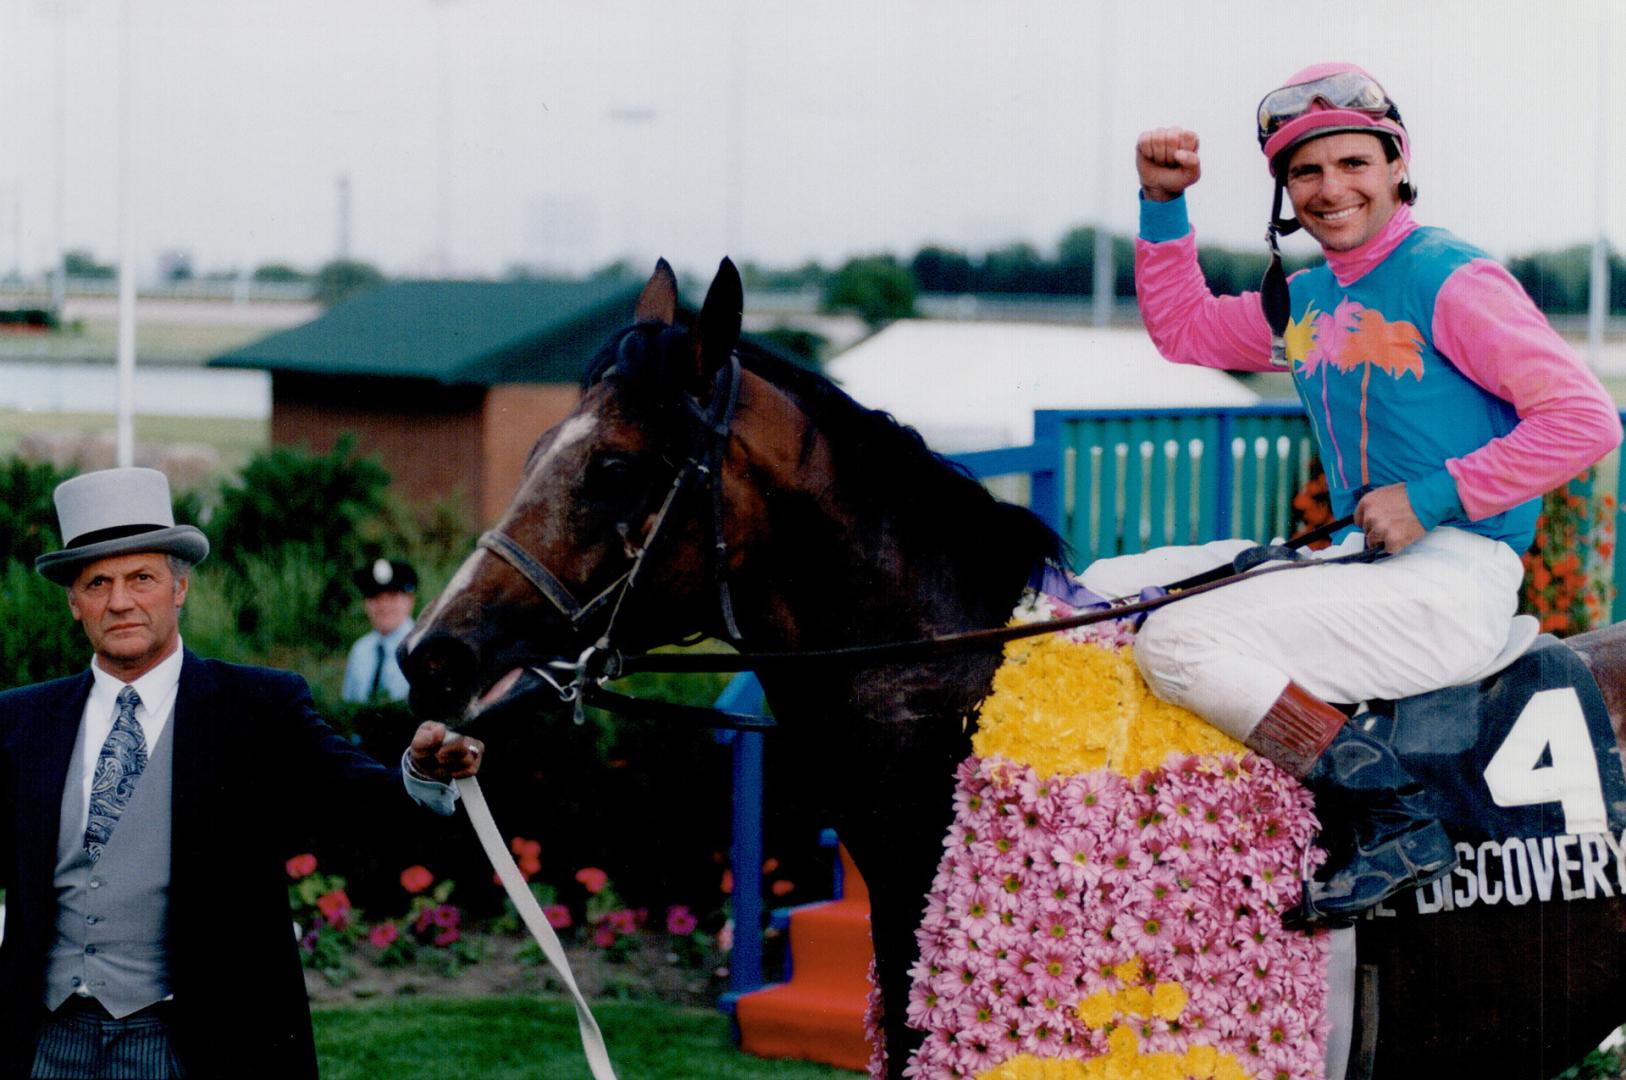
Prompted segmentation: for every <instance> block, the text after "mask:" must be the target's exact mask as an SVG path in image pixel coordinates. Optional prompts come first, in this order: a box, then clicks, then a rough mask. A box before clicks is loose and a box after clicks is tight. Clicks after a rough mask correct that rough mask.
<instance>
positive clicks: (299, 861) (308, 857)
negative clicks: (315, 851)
mask: <svg viewBox="0 0 1626 1080" xmlns="http://www.w3.org/2000/svg"><path fill="white" fill-rule="evenodd" d="M283 869H284V870H286V871H288V876H289V877H291V878H293V879H294V880H295V881H298V880H299V879H300V878H306V877H310V876H311V875H312V874H314V873H316V856H315V855H312V854H310V853H308V852H307V853H306V854H304V855H295V856H294V857H293V858H291V859H289V860H288V861H287V862H286V863H284V864H283Z"/></svg>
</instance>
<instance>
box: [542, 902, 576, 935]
mask: <svg viewBox="0 0 1626 1080" xmlns="http://www.w3.org/2000/svg"><path fill="white" fill-rule="evenodd" d="M542 914H544V915H546V916H547V917H548V925H549V926H551V927H553V928H554V929H555V930H563V929H565V928H566V927H568V926H569V925H570V909H569V908H567V907H565V906H564V905H563V904H549V905H548V906H547V907H545V908H543V909H542Z"/></svg>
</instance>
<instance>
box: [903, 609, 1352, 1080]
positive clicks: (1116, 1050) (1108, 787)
mask: <svg viewBox="0 0 1626 1080" xmlns="http://www.w3.org/2000/svg"><path fill="white" fill-rule="evenodd" d="M1068 613H1070V609H1067V608H1066V606H1065V605H1063V604H1060V603H1059V602H1058V601H1055V600H1054V599H1052V598H1049V597H1034V596H1029V597H1027V598H1026V599H1025V601H1024V604H1023V605H1022V607H1021V608H1019V609H1018V612H1017V615H1016V618H1017V620H1018V621H1029V620H1033V619H1041V618H1049V617H1053V616H1057V615H1065V614H1068ZM1131 636H1132V635H1130V634H1129V632H1128V631H1127V630H1126V629H1125V628H1123V627H1121V626H1119V625H1117V624H1101V625H1097V626H1091V627H1086V628H1083V629H1081V630H1075V631H1071V632H1068V633H1065V634H1049V635H1045V636H1043V637H1039V638H1029V639H1025V640H1022V641H1017V642H1012V643H1011V644H1009V645H1008V646H1007V647H1006V662H1005V664H1004V665H1003V666H1002V667H1001V668H1000V670H999V672H998V673H997V674H996V675H995V678H994V686H993V691H992V693H991V694H990V696H989V697H988V699H987V700H986V701H984V702H983V704H982V707H981V710H980V713H979V717H978V729H977V732H976V734H975V736H974V737H973V740H972V747H973V754H972V756H971V757H970V758H968V759H967V760H966V761H965V762H964V763H962V764H961V766H960V768H959V770H958V772H957V783H956V787H955V796H954V799H955V821H954V824H953V826H952V828H951V829H950V832H949V835H948V836H947V837H946V838H945V840H944V853H943V858H942V860H941V862H940V863H939V866H938V872H937V876H936V880H935V881H934V882H933V884H932V889H931V893H930V895H929V896H928V898H927V906H926V914H925V916H924V918H923V920H922V923H921V926H920V928H919V930H918V931H917V934H916V937H917V940H918V942H919V945H920V958H919V960H918V961H917V963H916V964H915V967H914V968H913V969H912V970H911V978H912V980H913V985H912V989H911V992H910V1000H909V1013H908V1022H909V1024H910V1026H912V1027H915V1028H917V1029H919V1030H922V1031H924V1032H926V1039H925V1042H924V1043H923V1044H922V1046H921V1047H920V1049H919V1050H918V1051H917V1052H916V1053H915V1055H914V1056H913V1058H912V1059H911V1061H910V1063H909V1065H908V1066H907V1068H906V1069H905V1075H907V1076H910V1077H916V1078H920V1080H927V1078H930V1080H937V1078H940V1077H966V1078H974V1080H1183V1078H1186V1077H1200V1078H1205V1080H1206V1078H1215V1080H1309V1078H1312V1077H1316V1078H1319V1077H1320V1076H1321V1075H1322V1072H1323V1062H1322V1057H1323V1047H1324V1045H1325V1041H1326V1034H1327V1021H1326V1015H1325V1013H1326V1009H1325V1004H1326V942H1325V936H1324V935H1319V934H1318V935H1315V936H1306V935H1304V934H1300V933H1293V932H1289V931H1285V930H1283V928H1282V925H1281V919H1280V913H1281V912H1282V911H1283V910H1284V909H1286V908H1287V907H1290V906H1291V905H1292V904H1293V903H1295V902H1296V900H1297V899H1298V895H1299V872H1300V866H1301V863H1302V860H1303V858H1304V854H1305V851H1306V849H1307V848H1308V847H1309V845H1310V842H1311V840H1312V838H1313V836H1314V833H1315V829H1316V822H1315V818H1314V816H1313V814H1312V812H1311V805H1310V801H1309V797H1308V795H1307V794H1306V793H1305V792H1304V791H1303V789H1302V788H1300V787H1299V786H1298V784H1297V783H1295V782H1294V781H1293V780H1292V779H1291V778H1289V777H1288V776H1287V774H1286V773H1284V772H1282V771H1281V770H1279V769H1277V768H1276V767H1275V766H1274V765H1272V764H1271V763H1270V762H1268V761H1266V760H1264V759H1263V758H1260V757H1257V756H1255V755H1252V754H1249V753H1248V752H1247V751H1246V750H1244V749H1243V747H1241V746H1240V744H1238V743H1236V742H1234V741H1233V740H1231V739H1230V738H1228V737H1227V736H1225V735H1224V734H1222V733H1220V732H1219V731H1217V730H1216V729H1213V728H1211V727H1209V726H1208V725H1207V724H1205V723H1203V722H1202V721H1201V720H1199V719H1198V718H1197V717H1195V716H1194V715H1192V714H1191V713H1189V712H1186V711H1185V710H1183V709H1179V708H1177V707H1175V706H1171V705H1167V704H1165V703H1164V702H1162V701H1159V700H1158V699H1157V698H1155V697H1153V696H1152V695H1151V694H1150V693H1149V692H1148V691H1147V689H1146V687H1145V684H1144V683H1143V682H1142V681H1141V679H1140V676H1139V673H1138V672H1137V671H1136V669H1135V666H1134V662H1133V658H1132V653H1131V648H1130V647H1129V646H1128V645H1127V644H1126V643H1127V641H1128V640H1129V639H1130V638H1131ZM1314 857H1316V858H1319V857H1320V856H1319V853H1315V856H1314ZM876 1011H877V1010H875V1009H873V1008H872V1010H871V1012H872V1019H873V1017H874V1014H875V1013H876ZM872 1039H875V1035H874V1033H873V1032H872ZM875 1041H877V1042H878V1039H875ZM884 1060H885V1058H884V1054H882V1053H880V1052H878V1053H877V1055H876V1059H875V1061H873V1062H872V1075H875V1076H879V1075H880V1071H879V1066H880V1064H881V1063H882V1062H884Z"/></svg>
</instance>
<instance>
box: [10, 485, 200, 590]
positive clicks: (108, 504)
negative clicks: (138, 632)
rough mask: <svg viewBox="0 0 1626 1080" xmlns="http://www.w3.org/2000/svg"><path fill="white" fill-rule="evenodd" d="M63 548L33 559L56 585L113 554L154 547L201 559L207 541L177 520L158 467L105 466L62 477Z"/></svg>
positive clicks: (58, 509)
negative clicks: (124, 467) (118, 467)
mask: <svg viewBox="0 0 1626 1080" xmlns="http://www.w3.org/2000/svg"><path fill="white" fill-rule="evenodd" d="M56 519H57V523H58V525H60V527H61V529H62V541H63V543H62V550H61V551H52V552H49V553H47V554H45V555H41V556H40V557H39V558H37V559H35V560H34V569H36V570H38V571H39V572H40V573H42V574H44V575H45V576H46V577H48V578H50V579H51V580H52V581H54V582H56V583H57V584H58V585H72V584H73V580H74V578H76V577H78V576H79V571H80V570H83V569H84V568H85V566H86V564H88V563H93V562H95V561H96V560H97V559H106V558H110V557H112V556H114V555H134V554H136V553H138V552H147V551H156V552H160V553H162V554H165V555H177V556H179V557H180V558H183V559H185V560H186V561H187V562H190V563H200V562H202V561H203V559H204V557H205V556H207V555H208V554H209V539H208V537H206V536H204V535H203V533H201V532H199V531H198V530H197V529H195V528H193V527H192V526H190V525H177V524H175V511H174V508H173V507H172V506H171V504H170V498H169V480H168V478H167V477H165V476H164V474H163V473H161V472H159V471H158V470H157V469H102V470H100V471H98V472H90V473H85V474H83V475H81V476H75V477H74V478H73V479H71V480H64V481H63V482H62V483H60V484H58V485H57V488H56Z"/></svg>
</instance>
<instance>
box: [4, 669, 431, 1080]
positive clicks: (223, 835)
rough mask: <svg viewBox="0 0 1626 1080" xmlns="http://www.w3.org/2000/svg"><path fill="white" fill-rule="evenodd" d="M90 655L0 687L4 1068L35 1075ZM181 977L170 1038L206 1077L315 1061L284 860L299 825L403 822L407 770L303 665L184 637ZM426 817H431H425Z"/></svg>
mask: <svg viewBox="0 0 1626 1080" xmlns="http://www.w3.org/2000/svg"><path fill="white" fill-rule="evenodd" d="M90 687H91V675H90V672H89V671H85V672H84V673H82V674H79V675H75V676H73V677H71V678H67V679H58V680H56V681H54V682H47V683H38V684H36V685H34V686H25V687H22V688H20V689H16V690H10V691H7V692H6V693H3V694H0V887H3V888H4V889H5V890H6V925H5V938H4V941H3V942H0V1077H4V1078H10V1077H13V1076H18V1077H26V1076H27V1075H28V1072H29V1069H30V1067H31V1065H32V1062H33V1052H34V1045H35V1042H36V1041H37V1038H38V1022H39V1020H40V1016H41V1013H42V1011H43V1006H42V1004H41V997H42V996H43V994H44V986H45V967H46V962H47V958H48V955H49V951H50V947H51V943H52V939H53V938H54V936H55V933H56V924H55V919H56V901H55V896H54V889H53V887H52V877H53V874H54V872H55V866H56V841H57V833H58V830H59V827H60V821H61V809H62V787H63V784H64V782H65V781H66V777H67V771H68V767H69V764H70V762H69V758H70V757H71V756H72V750H73V743H74V738H75V736H76V735H77V733H78V730H79V723H80V719H81V716H82V714H83V712H84V707H85V700H86V698H87V696H88V695H89V694H90ZM171 723H173V724H174V725H175V726H174V730H173V735H172V739H173V742H174V753H175V767H174V794H173V803H172V805H173V814H172V847H173V861H172V864H171V872H170V909H169V919H170V921H169V937H170V980H171V985H172V988H173V990H174V995H175V1006H174V1013H173V1016H174V1024H175V1040H176V1048H177V1050H178V1051H179V1053H180V1055H181V1058H182V1061H183V1062H184V1063H186V1064H187V1065H188V1066H189V1068H190V1069H191V1070H192V1072H193V1074H194V1075H196V1076H199V1077H205V1078H209V1077H238V1076H245V1077H246V1076H255V1077H258V1076H264V1077H279V1078H280V1077H314V1076H316V1054H315V1049H314V1047H313V1045H312V1041H311V1027H310V1008H309V1004H308V1002H307V1000H306V997H305V984H304V976H303V972H302V969H301V966H300V961H299V953H298V945H297V943H296V942H295V940H294V932H293V924H292V921H291V917H290V915H289V910H288V884H289V880H288V876H287V872H286V870H285V869H284V863H285V861H286V860H287V859H288V858H290V857H292V856H293V855H296V854H299V851H297V850H294V848H295V845H297V844H298V843H299V841H300V839H301V837H303V836H305V835H308V831H307V829H306V826H308V825H310V824H311V823H313V822H316V821H318V820H319V819H320V818H323V817H329V816H331V815H344V816H348V817H349V818H350V819H351V820H352V821H353V820H354V819H355V817H357V816H358V815H359V816H361V817H363V818H365V819H366V820H369V821H371V820H374V819H376V820H377V821H378V822H380V823H384V822H389V823H392V824H394V825H396V826H399V825H400V824H401V822H403V821H406V822H410V821H411V820H412V816H413V815H414V814H415V813H423V811H421V810H415V806H416V804H414V803H413V802H412V800H411V799H410V798H409V797H408V796H407V795H406V792H405V790H404V788H403V787H402V784H401V774H400V770H399V769H388V768H385V767H384V766H382V765H380V764H378V763H377V762H376V761H374V760H373V759H372V758H369V757H367V756H366V755H365V754H362V753H361V752H360V751H358V750H356V749H355V748H354V747H352V746H351V745H350V744H349V743H347V742H346V741H345V740H343V739H342V738H340V737H339V736H338V735H337V734H335V733H334V731H333V730H332V729H331V728H329V727H328V726H327V724H326V723H324V722H323V721H322V719H321V717H319V716H318V715H317V714H316V711H315V709H314V708H313V706H312V704H311V698H310V690H309V688H308V687H307V686H306V684H305V680H304V679H301V678H300V677H299V676H297V675H290V674H287V673H285V672H280V671H271V670H268V669H265V668H252V667H243V666H240V665H237V664H226V663H222V662H219V661H215V660H202V659H199V658H198V657H197V656H196V655H194V654H193V653H191V652H190V651H188V652H186V654H185V657H184V659H183V661H182V665H181V679H180V688H179V692H178V694H177V696H176V700H175V715H174V718H173V720H172V721H171ZM419 820H420V821H421V819H419Z"/></svg>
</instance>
